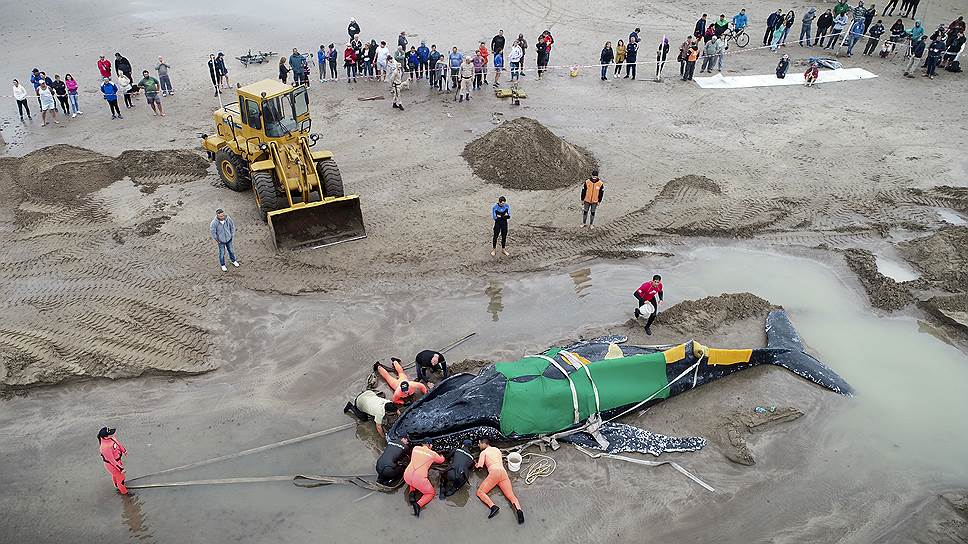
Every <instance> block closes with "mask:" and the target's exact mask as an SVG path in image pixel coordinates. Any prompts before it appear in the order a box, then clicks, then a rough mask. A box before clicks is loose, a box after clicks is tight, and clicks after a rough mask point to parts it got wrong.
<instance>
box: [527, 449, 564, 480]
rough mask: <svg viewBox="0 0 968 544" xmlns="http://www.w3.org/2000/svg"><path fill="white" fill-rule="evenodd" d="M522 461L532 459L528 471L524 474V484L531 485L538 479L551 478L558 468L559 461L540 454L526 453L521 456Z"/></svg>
mask: <svg viewBox="0 0 968 544" xmlns="http://www.w3.org/2000/svg"><path fill="white" fill-rule="evenodd" d="M521 458H522V460H524V459H531V461H530V462H529V463H528V470H527V471H525V473H524V483H526V484H528V485H531V484H533V483H534V482H535V481H537V480H538V478H544V477H545V476H551V475H552V474H553V473H554V472H555V469H556V468H558V461H555V458H554V457H549V456H547V455H542V454H540V453H525V454H524V455H522V456H521Z"/></svg>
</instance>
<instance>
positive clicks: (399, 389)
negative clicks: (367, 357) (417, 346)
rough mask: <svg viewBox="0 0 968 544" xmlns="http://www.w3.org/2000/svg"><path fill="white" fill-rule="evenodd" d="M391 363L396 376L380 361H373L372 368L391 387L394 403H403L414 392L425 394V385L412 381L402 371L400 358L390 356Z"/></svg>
mask: <svg viewBox="0 0 968 544" xmlns="http://www.w3.org/2000/svg"><path fill="white" fill-rule="evenodd" d="M390 361H391V362H392V363H393V370H395V371H396V373H397V377H396V378H394V377H393V376H392V375H391V374H390V372H389V371H387V369H386V368H384V367H383V365H382V364H380V363H374V365H373V368H374V369H376V371H377V372H379V373H380V376H382V377H383V380H384V381H386V382H387V385H389V386H390V389H393V398H392V400H393V402H394V403H396V404H403V403H404V400H405V399H406V398H407V397H409V396H410V395H413V394H414V393H416V392H418V391H419V392H420V393H422V394H424V395H426V394H427V386H426V385H424V384H422V383H420V382H416V381H412V380H411V379H410V377H409V376H407V373H406V372H404V371H403V366H402V365H401V364H400V359H397V358H396V357H392V358H390Z"/></svg>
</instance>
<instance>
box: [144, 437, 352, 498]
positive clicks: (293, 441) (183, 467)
mask: <svg viewBox="0 0 968 544" xmlns="http://www.w3.org/2000/svg"><path fill="white" fill-rule="evenodd" d="M355 427H356V423H344V424H343V425H338V426H336V427H332V428H329V429H325V430H322V431H316V432H314V433H309V434H304V435H302V436H297V437H295V438H289V439H286V440H281V441H279V442H273V443H272V444H266V445H264V446H259V447H257V448H251V449H248V450H245V451H240V452H238V453H232V454H229V455H220V456H218V457H213V458H211V459H206V460H204V461H196V462H194V463H189V464H187V465H181V466H177V467H172V468H166V469H164V470H159V471H157V472H149V473H148V474H142V475H141V476H137V477H134V478H129V479H128V480H127V481H128V482H134V481H136V480H140V479H142V478H147V477H149V476H158V475H159V474H168V473H169V472H176V471H179V470H188V469H190V468H197V467H202V466H205V465H210V464H212V463H217V462H219V461H227V460H229V459H236V458H239V457H243V456H245V455H250V454H253V453H260V452H263V451H268V450H271V449H274V448H278V447H280V446H288V445H289V444H296V443H298V442H303V441H305V440H310V439H312V438H317V437H320V436H326V435H329V434H333V433H335V432H339V431H345V430H346V429H352V428H355ZM272 478H290V479H291V478H292V477H291V476H272ZM230 479H231V478H230ZM199 481H207V480H199ZM266 481H269V480H266ZM230 483H241V482H230ZM128 487H132V486H128ZM154 487H158V486H154ZM132 489H137V488H136V487H132Z"/></svg>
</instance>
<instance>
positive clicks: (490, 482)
mask: <svg viewBox="0 0 968 544" xmlns="http://www.w3.org/2000/svg"><path fill="white" fill-rule="evenodd" d="M477 445H478V447H480V448H481V455H480V456H479V457H478V458H477V464H475V465H474V468H484V467H487V478H484V481H483V482H481V485H479V486H478V487H477V498H478V499H481V502H483V503H484V506H487V507H488V508H489V509H490V512H489V513H488V515H487V519H491V518H493V517H494V516H496V515H497V513H498V512H500V511H501V508H500V507H498V506H497V505H496V504H494V501H492V500H491V498H490V497H488V496H487V494H488V492H490V491H491V490H492V489H494V488H495V487H497V488H499V489H500V490H501V493H503V494H504V496H505V497H507V499H508V501H509V502H510V503H511V506H513V507H514V512H515V513H516V514H517V516H518V524H522V523H524V511H523V510H521V503H520V502H519V501H518V498H517V497H516V496H515V495H514V490H513V489H511V479H510V478H509V477H508V472H507V471H506V470H504V461H503V459H502V457H501V450H499V449H497V448H495V447H494V446H492V445H491V444H490V443H489V442H488V441H487V440H486V439H484V438H482V439H481V440H480V441H478V443H477Z"/></svg>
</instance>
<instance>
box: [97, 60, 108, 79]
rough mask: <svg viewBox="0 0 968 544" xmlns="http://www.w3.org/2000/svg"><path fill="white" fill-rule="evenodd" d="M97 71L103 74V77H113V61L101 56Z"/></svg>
mask: <svg viewBox="0 0 968 544" xmlns="http://www.w3.org/2000/svg"><path fill="white" fill-rule="evenodd" d="M97 69H98V71H99V72H101V77H111V61H109V60H108V59H106V58H104V55H101V58H100V59H98V61H97Z"/></svg>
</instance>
